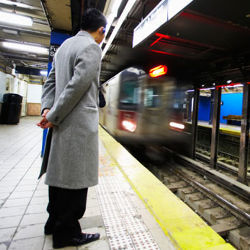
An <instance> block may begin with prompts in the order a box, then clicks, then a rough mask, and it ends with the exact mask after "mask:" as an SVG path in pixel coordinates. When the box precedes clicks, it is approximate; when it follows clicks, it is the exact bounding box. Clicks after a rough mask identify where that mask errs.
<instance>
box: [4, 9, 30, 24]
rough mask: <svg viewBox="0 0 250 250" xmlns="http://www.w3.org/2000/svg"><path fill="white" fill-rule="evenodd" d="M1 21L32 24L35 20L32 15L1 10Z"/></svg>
mask: <svg viewBox="0 0 250 250" xmlns="http://www.w3.org/2000/svg"><path fill="white" fill-rule="evenodd" d="M0 22H1V23H9V24H13V25H20V26H32V24H33V20H32V18H30V17H27V16H21V15H17V14H15V13H8V12H3V11H0Z"/></svg>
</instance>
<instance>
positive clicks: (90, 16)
mask: <svg viewBox="0 0 250 250" xmlns="http://www.w3.org/2000/svg"><path fill="white" fill-rule="evenodd" d="M106 24H107V20H106V18H105V16H104V15H103V14H102V12H101V11H99V10H98V9H95V8H89V9H87V10H86V11H85V12H84V13H83V16H82V21H81V29H82V30H88V31H90V32H94V31H96V30H98V29H99V28H100V27H102V26H103V27H105V26H106Z"/></svg>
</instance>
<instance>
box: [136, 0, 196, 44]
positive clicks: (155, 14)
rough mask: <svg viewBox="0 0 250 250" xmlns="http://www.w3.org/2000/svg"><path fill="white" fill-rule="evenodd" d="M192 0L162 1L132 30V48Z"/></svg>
mask: <svg viewBox="0 0 250 250" xmlns="http://www.w3.org/2000/svg"><path fill="white" fill-rule="evenodd" d="M191 2H193V0H162V1H161V2H160V3H159V4H158V5H157V6H156V7H155V8H154V9H153V10H152V11H151V12H150V13H149V14H148V15H147V16H146V17H145V18H144V19H143V20H142V21H141V22H140V23H139V24H138V25H137V26H136V27H135V29H134V33H133V48H134V47H135V46H136V45H138V44H139V43H141V42H142V41H143V40H145V39H146V38H147V37H148V36H149V35H151V34H152V33H153V32H154V31H156V30H157V29H159V28H160V27H161V26H162V25H164V24H166V23H167V22H168V21H169V20H170V19H171V18H173V17H174V16H176V15H177V14H178V13H179V12H180V11H181V10H183V9H184V8H185V7H186V6H187V5H189V4H190V3H191Z"/></svg>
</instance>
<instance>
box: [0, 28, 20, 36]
mask: <svg viewBox="0 0 250 250" xmlns="http://www.w3.org/2000/svg"><path fill="white" fill-rule="evenodd" d="M2 31H3V32H4V33H7V34H11V35H18V31H17V30H10V29H2Z"/></svg>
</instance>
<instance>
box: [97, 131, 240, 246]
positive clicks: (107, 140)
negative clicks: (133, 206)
mask: <svg viewBox="0 0 250 250" xmlns="http://www.w3.org/2000/svg"><path fill="white" fill-rule="evenodd" d="M99 134H100V139H101V141H102V143H103V145H104V147H105V148H106V150H107V152H108V153H109V154H110V156H111V158H112V160H113V161H114V162H116V165H117V166H118V167H119V169H120V170H121V172H122V173H123V174H124V176H125V178H126V179H127V181H128V182H129V183H130V185H131V187H132V188H133V189H134V191H135V192H136V193H137V195H138V196H139V197H140V198H141V200H142V201H143V202H144V204H145V205H146V207H147V208H148V210H149V211H150V212H151V214H152V215H153V216H154V217H155V219H156V221H157V222H158V223H159V225H160V226H161V228H162V230H163V231H164V233H165V234H166V235H168V237H170V239H171V240H172V242H173V243H174V245H175V246H176V247H177V248H178V249H186V250H191V249H197V250H198V249H199V250H201V249H202V250H203V249H214V250H217V249H218V250H220V249H223V250H227V249H228V250H229V249H235V248H233V247H232V246H231V245H230V244H228V243H226V242H225V241H224V239H223V238H221V237H220V236H219V235H218V234H217V233H216V232H215V231H213V229H212V228H211V227H209V226H208V225H207V224H206V223H205V222H204V221H203V220H202V219H201V218H200V217H199V216H198V215H197V214H196V213H194V212H193V211H192V210H191V209H190V208H189V207H188V206H187V205H186V204H185V203H183V202H182V201H181V200H180V199H179V198H178V197H176V196H175V195H174V194H173V193H172V192H171V191H170V190H169V189H168V188H167V187H166V186H165V185H164V184H162V183H161V182H160V181H159V180H158V179H157V178H156V177H155V176H154V175H153V174H151V173H150V172H149V171H148V170H147V169H146V168H145V167H144V166H143V165H142V164H141V163H140V162H138V161H137V160H136V159H135V158H134V157H133V156H131V155H130V153H129V152H128V151H127V150H126V149H125V148H124V147H123V146H122V145H121V144H119V143H118V142H117V141H116V140H115V139H114V138H112V137H111V136H110V135H109V134H108V133H107V132H106V131H105V130H104V129H103V128H101V127H99Z"/></svg>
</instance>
